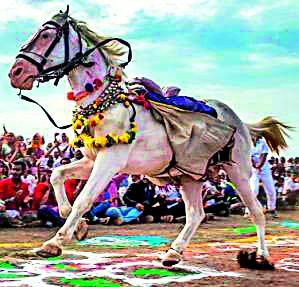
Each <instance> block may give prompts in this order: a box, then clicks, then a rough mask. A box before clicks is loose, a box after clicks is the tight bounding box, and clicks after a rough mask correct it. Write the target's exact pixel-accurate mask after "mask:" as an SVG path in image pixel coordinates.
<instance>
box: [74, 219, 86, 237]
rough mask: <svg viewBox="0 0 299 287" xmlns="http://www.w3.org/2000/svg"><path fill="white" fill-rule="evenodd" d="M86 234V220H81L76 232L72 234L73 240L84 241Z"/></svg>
mask: <svg viewBox="0 0 299 287" xmlns="http://www.w3.org/2000/svg"><path fill="white" fill-rule="evenodd" d="M87 234H88V224H87V223H86V220H81V221H80V222H79V224H78V226H77V229H76V231H75V232H74V235H75V238H76V239H77V240H78V241H81V240H84V239H85V238H86V237H87Z"/></svg>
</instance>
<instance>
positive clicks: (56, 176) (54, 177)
mask: <svg viewBox="0 0 299 287" xmlns="http://www.w3.org/2000/svg"><path fill="white" fill-rule="evenodd" d="M62 179H63V171H62V170H61V169H60V168H59V167H58V168H56V169H54V170H53V172H52V174H51V177H50V182H51V184H52V185H55V184H57V183H59V182H61V181H62Z"/></svg>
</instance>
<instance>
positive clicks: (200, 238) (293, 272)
mask: <svg viewBox="0 0 299 287" xmlns="http://www.w3.org/2000/svg"><path fill="white" fill-rule="evenodd" d="M182 227H183V225H182V224H140V225H128V226H122V227H116V226H102V225H92V226H90V231H89V235H88V239H87V240H86V241H84V242H83V243H82V244H78V243H77V242H75V241H74V242H73V243H72V244H70V245H68V246H67V247H66V248H65V250H64V253H63V255H62V256H60V257H59V258H53V259H51V260H49V259H41V258H39V257H37V256H36V255H35V253H34V252H33V250H34V248H37V247H39V246H40V245H41V244H42V242H43V241H45V240H47V239H49V238H50V237H51V236H53V235H54V234H55V232H56V230H57V229H55V228H52V229H47V228H19V229H0V286H1V287H9V286H23V287H25V286H26V287H27V286H34V287H35V286H36V287H43V286H45V287H46V286H79V287H80V286H105V287H118V286H135V287H140V286H168V287H174V286H175V287H179V286H186V287H191V286H192V287H193V286H194V287H195V286H211V287H212V286H213V287H215V286H217V287H218V286H219V287H220V286H229V287H232V286H234V287H237V286H250V287H252V286H254V287H261V286H263V287H264V286H299V210H293V211H285V212H281V213H280V217H279V218H278V219H270V218H268V224H267V235H266V239H267V243H268V245H269V248H270V253H271V256H272V259H273V261H274V263H275V266H276V270H275V271H256V270H247V269H242V268H240V267H239V265H238V263H237V261H236V256H237V253H238V251H239V250H240V249H241V248H245V249H247V250H254V247H255V242H256V237H255V233H254V227H253V226H252V223H251V222H250V221H249V220H248V219H244V218H242V217H241V216H238V215H234V216H230V217H228V218H217V219H216V220H213V221H210V222H208V223H207V224H203V225H201V226H200V228H199V231H198V232H197V233H196V236H195V237H194V238H193V240H192V242H191V244H190V246H189V248H188V250H187V251H186V252H185V254H184V261H183V262H182V263H180V264H179V265H178V266H176V267H175V268H172V269H166V268H163V267H162V266H161V264H160V262H159V256H160V255H161V254H162V253H163V252H164V251H165V250H166V249H167V248H168V246H169V244H170V242H171V241H172V240H173V239H174V238H175V237H176V236H177V234H178V233H179V231H180V230H181V229H182Z"/></svg>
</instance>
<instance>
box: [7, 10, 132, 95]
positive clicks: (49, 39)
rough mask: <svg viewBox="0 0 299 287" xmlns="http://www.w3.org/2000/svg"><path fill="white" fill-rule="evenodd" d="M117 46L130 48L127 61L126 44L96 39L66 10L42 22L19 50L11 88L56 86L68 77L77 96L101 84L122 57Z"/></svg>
mask: <svg viewBox="0 0 299 287" xmlns="http://www.w3.org/2000/svg"><path fill="white" fill-rule="evenodd" d="M120 44H124V45H126V46H127V47H128V48H129V60H130V57H131V48H130V45H129V44H128V43H127V42H126V41H124V40H122V39H118V38H113V39H110V38H106V37H104V36H99V35H98V34H96V33H95V32H93V31H91V30H90V29H89V28H88V27H87V25H86V24H85V23H84V22H81V21H77V20H75V19H74V18H72V17H71V16H70V15H69V11H68V8H67V10H66V11H65V12H62V11H60V13H58V14H56V15H54V16H53V17H52V18H51V20H49V21H47V22H45V23H44V24H43V25H42V26H41V27H40V28H39V29H38V31H37V32H36V33H35V34H33V36H32V37H30V39H29V40H28V41H27V42H26V43H25V44H24V45H23V46H22V47H21V49H20V51H19V54H18V55H17V57H16V61H15V63H14V65H13V66H12V68H11V70H10V72H9V77H10V80H11V85H12V86H13V87H14V88H18V89H21V90H30V89H32V86H33V83H34V81H38V82H47V81H49V80H51V79H55V83H54V84H55V85H57V84H58V81H59V80H60V79H61V78H62V77H63V76H65V75H67V76H68V78H69V82H70V84H71V86H72V88H73V91H74V92H75V93H79V92H81V91H82V89H83V90H84V89H85V86H86V84H87V83H90V82H91V83H93V82H94V80H95V79H99V80H100V81H98V82H97V83H99V82H100V83H101V82H103V81H104V78H105V76H106V75H107V73H108V71H110V70H113V69H111V68H112V67H113V66H114V64H116V63H117V61H118V60H119V59H118V57H120V56H122V55H123V54H124V52H123V51H121V50H122V49H121V46H120ZM129 60H128V61H127V62H126V63H124V64H123V65H124V66H125V65H126V64H127V63H128V62H129Z"/></svg>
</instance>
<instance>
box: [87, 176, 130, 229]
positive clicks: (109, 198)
mask: <svg viewBox="0 0 299 287" xmlns="http://www.w3.org/2000/svg"><path fill="white" fill-rule="evenodd" d="M125 178H127V174H117V175H115V176H114V177H113V178H112V180H111V181H110V182H109V184H108V185H107V187H106V188H105V190H104V191H103V192H102V193H101V194H100V195H99V196H98V198H97V200H96V201H95V203H94V207H93V208H92V209H91V210H90V211H89V212H88V213H87V215H86V216H87V218H89V220H90V222H91V223H96V222H99V221H100V222H101V220H99V218H104V217H107V216H106V211H107V209H108V208H109V207H118V206H120V200H119V196H118V188H119V186H120V183H121V182H122V181H123V180H124V179H125ZM102 222H104V223H108V221H107V220H105V221H102Z"/></svg>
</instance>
